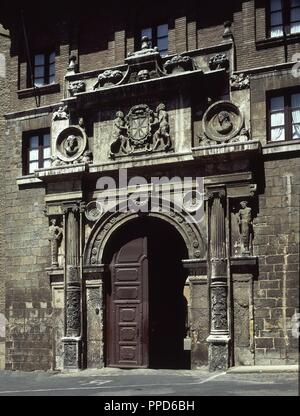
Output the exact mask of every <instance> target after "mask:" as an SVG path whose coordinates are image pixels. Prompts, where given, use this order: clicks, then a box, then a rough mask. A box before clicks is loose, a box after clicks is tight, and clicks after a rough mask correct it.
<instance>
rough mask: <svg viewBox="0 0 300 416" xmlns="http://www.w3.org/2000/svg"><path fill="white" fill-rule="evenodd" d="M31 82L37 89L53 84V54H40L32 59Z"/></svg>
mask: <svg viewBox="0 0 300 416" xmlns="http://www.w3.org/2000/svg"><path fill="white" fill-rule="evenodd" d="M32 70H33V82H34V85H35V86H37V87H41V86H43V85H48V84H54V83H55V53H54V52H50V53H41V54H37V55H34V57H33V68H32Z"/></svg>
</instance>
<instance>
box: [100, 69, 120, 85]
mask: <svg viewBox="0 0 300 416" xmlns="http://www.w3.org/2000/svg"><path fill="white" fill-rule="evenodd" d="M122 78H123V73H122V72H121V71H119V70H111V69H108V70H106V71H104V72H102V74H99V75H98V80H97V82H96V84H95V85H94V90H96V89H98V88H103V87H110V86H112V85H115V84H117V83H118V82H120V81H121V79H122Z"/></svg>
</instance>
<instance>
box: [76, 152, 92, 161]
mask: <svg viewBox="0 0 300 416" xmlns="http://www.w3.org/2000/svg"><path fill="white" fill-rule="evenodd" d="M92 162H93V153H92V151H91V150H86V151H85V152H84V153H83V155H82V156H81V158H80V159H79V163H92Z"/></svg>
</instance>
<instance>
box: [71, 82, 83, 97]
mask: <svg viewBox="0 0 300 416" xmlns="http://www.w3.org/2000/svg"><path fill="white" fill-rule="evenodd" d="M68 91H69V93H70V94H71V96H73V95H74V94H78V93H79V92H84V91H85V82H84V81H73V82H70V84H69V88H68Z"/></svg>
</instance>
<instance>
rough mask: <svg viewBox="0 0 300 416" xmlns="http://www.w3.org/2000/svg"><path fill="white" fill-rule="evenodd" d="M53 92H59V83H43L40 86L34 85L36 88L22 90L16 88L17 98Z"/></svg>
mask: <svg viewBox="0 0 300 416" xmlns="http://www.w3.org/2000/svg"><path fill="white" fill-rule="evenodd" d="M55 92H60V85H59V84H57V83H56V84H49V85H43V86H42V87H36V88H33V87H31V88H26V89H22V90H18V91H17V94H18V98H20V99H22V98H29V97H34V96H39V95H46V94H53V93H55Z"/></svg>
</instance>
